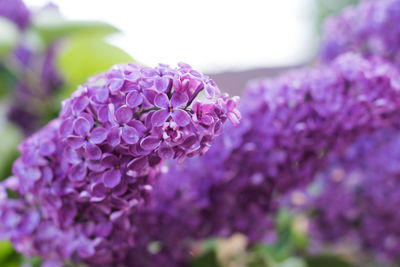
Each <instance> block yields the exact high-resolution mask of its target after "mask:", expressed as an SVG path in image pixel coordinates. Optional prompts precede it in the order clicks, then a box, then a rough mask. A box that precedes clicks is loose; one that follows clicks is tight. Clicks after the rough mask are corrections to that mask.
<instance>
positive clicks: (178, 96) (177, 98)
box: [171, 93, 189, 108]
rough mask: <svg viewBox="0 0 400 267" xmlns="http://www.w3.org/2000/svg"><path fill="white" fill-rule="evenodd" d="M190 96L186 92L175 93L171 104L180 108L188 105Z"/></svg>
mask: <svg viewBox="0 0 400 267" xmlns="http://www.w3.org/2000/svg"><path fill="white" fill-rule="evenodd" d="M188 100H189V98H188V96H187V94H186V93H174V94H173V95H172V98H171V106H172V107H173V108H180V107H184V106H186V104H187V102H188Z"/></svg>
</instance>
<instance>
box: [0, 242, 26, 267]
mask: <svg viewBox="0 0 400 267" xmlns="http://www.w3.org/2000/svg"><path fill="white" fill-rule="evenodd" d="M21 263H22V257H21V255H20V254H18V253H17V252H16V251H15V250H14V248H13V247H12V245H11V244H10V242H8V241H1V242H0V266H1V267H19V266H21Z"/></svg>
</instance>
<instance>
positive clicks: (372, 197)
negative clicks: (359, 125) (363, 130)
mask: <svg viewBox="0 0 400 267" xmlns="http://www.w3.org/2000/svg"><path fill="white" fill-rule="evenodd" d="M397 133H398V129H396V130H385V131H380V132H378V133H375V134H373V135H366V136H363V137H361V138H359V139H358V140H357V142H355V144H353V145H352V146H351V147H349V149H347V150H346V151H345V152H344V153H341V154H335V155H332V157H331V158H330V165H329V168H327V169H326V170H324V171H323V172H321V173H320V174H319V179H317V181H316V184H315V185H314V186H313V187H314V188H318V190H317V192H313V191H311V193H312V194H311V193H310V192H308V201H307V202H306V204H305V205H304V206H303V207H302V209H303V210H309V211H311V212H312V214H313V216H312V217H311V221H310V231H311V236H312V240H313V243H314V246H315V247H321V244H327V243H328V244H329V243H332V242H333V243H342V242H348V239H349V238H351V239H352V241H353V242H356V243H357V244H358V245H359V246H360V248H362V250H363V251H364V252H374V253H375V255H376V256H377V258H378V259H381V260H385V261H387V260H398V259H399V253H400V232H399V227H398V225H399V223H400V216H399V214H398V213H397V212H396V208H397V206H398V205H399V203H400V194H399V190H398V188H399V186H400V179H399V175H400V167H399V166H400V165H399V162H400V136H399V135H398V134H397ZM314 191H315V190H314ZM332 203H334V205H333V204H332Z"/></svg>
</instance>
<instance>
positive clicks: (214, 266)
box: [191, 249, 221, 267]
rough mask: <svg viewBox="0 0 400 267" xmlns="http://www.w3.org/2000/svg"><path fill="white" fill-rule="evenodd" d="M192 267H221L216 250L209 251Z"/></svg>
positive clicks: (192, 263)
mask: <svg viewBox="0 0 400 267" xmlns="http://www.w3.org/2000/svg"><path fill="white" fill-rule="evenodd" d="M191 266H192V267H205V266H207V267H221V266H220V265H219V263H218V260H217V254H216V253H215V250H214V249H209V250H207V251H206V252H205V253H203V254H201V255H200V256H198V257H196V258H194V259H193V260H192V262H191Z"/></svg>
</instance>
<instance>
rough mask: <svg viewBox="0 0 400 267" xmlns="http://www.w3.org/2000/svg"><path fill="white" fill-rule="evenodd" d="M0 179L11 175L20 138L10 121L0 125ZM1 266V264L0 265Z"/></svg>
mask: <svg viewBox="0 0 400 267" xmlns="http://www.w3.org/2000/svg"><path fill="white" fill-rule="evenodd" d="M0 140H1V144H0V155H2V158H1V161H0V181H1V180H3V179H5V178H7V177H8V176H10V175H11V166H12V163H13V162H14V160H15V159H16V158H17V157H18V154H19V153H18V149H17V146H18V144H19V143H20V142H21V140H22V136H21V134H20V132H19V131H18V129H17V128H16V127H14V126H13V125H11V124H10V123H4V124H3V125H0ZM0 266H1V265H0Z"/></svg>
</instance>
